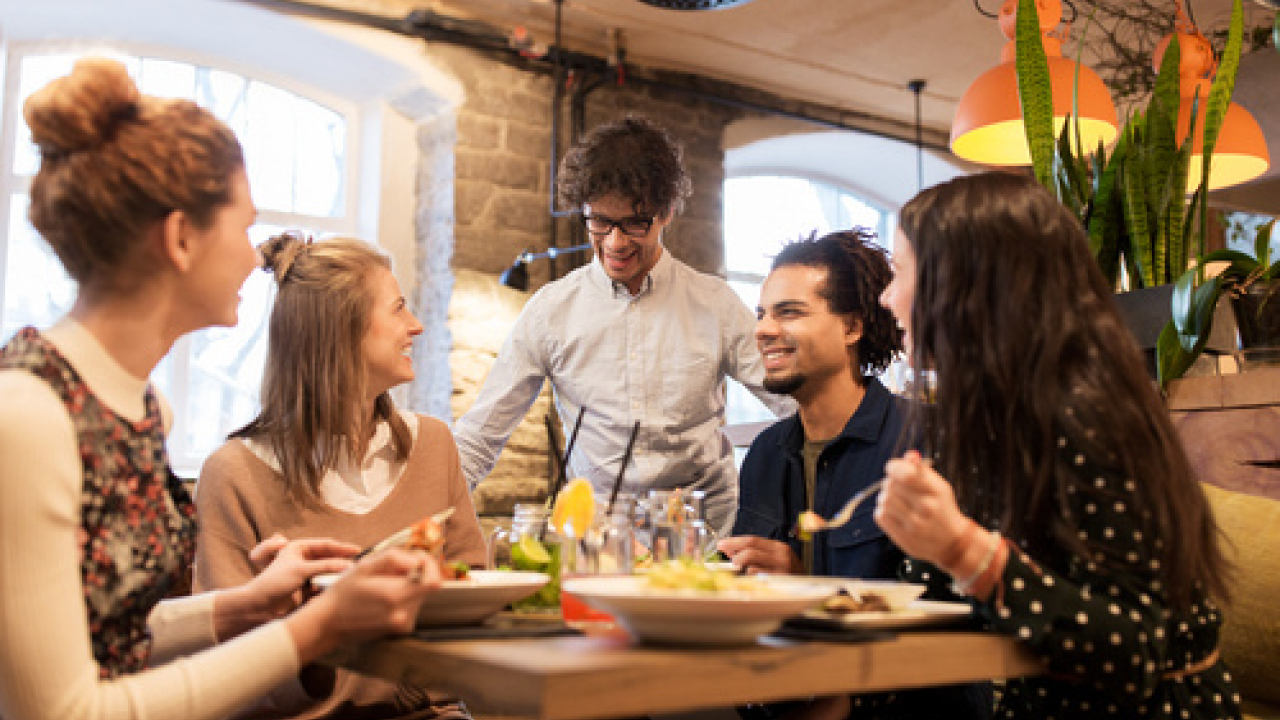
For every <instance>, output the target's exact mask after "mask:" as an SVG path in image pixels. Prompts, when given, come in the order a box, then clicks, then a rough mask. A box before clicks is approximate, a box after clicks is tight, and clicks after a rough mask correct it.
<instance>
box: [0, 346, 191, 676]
mask: <svg viewBox="0 0 1280 720" xmlns="http://www.w3.org/2000/svg"><path fill="white" fill-rule="evenodd" d="M0 368H3V369H24V370H27V371H28V372H31V373H32V374H34V375H36V376H37V377H39V378H40V379H42V380H44V381H45V382H46V383H48V384H49V386H50V387H51V388H52V389H53V391H54V392H55V393H56V394H57V395H58V396H59V397H60V398H61V399H62V402H63V403H64V404H65V405H66V408H67V413H68V414H69V415H70V416H71V419H72V422H73V424H74V427H75V431H76V434H77V444H78V446H79V448H80V461H81V465H82V466H83V468H84V483H83V486H82V490H81V505H80V528H79V531H78V532H77V534H76V540H77V543H78V545H79V546H80V576H81V582H82V584H83V588H84V600H85V609H86V612H87V614H88V618H89V631H90V634H91V635H92V646H93V655H94V659H95V660H96V661H97V663H98V674H99V676H100V677H101V678H102V679H110V678H114V677H118V676H120V675H125V674H130V673H134V672H138V671H140V670H142V669H144V668H145V667H146V664H147V660H148V657H149V655H150V650H151V635H150V632H149V631H148V630H147V616H148V615H149V614H150V613H151V610H152V608H154V607H155V605H156V603H158V602H159V601H160V600H161V599H162V598H164V597H165V595H167V594H168V593H169V591H170V589H171V588H173V587H175V585H176V584H177V583H179V582H180V581H181V579H182V573H184V572H185V569H186V568H188V567H190V566H191V560H192V558H193V556H194V554H195V506H194V504H193V503H192V502H191V498H190V496H189V495H188V493H187V492H186V490H185V488H183V487H182V483H181V481H179V480H178V479H177V478H176V477H175V476H174V475H173V474H172V473H171V472H170V471H169V462H168V456H167V454H166V452H165V445H164V429H163V426H162V422H161V418H160V406H159V402H158V401H157V399H156V397H155V394H154V393H153V392H152V391H151V390H150V389H148V391H147V395H146V399H145V406H146V416H145V417H144V418H143V419H142V420H140V421H138V422H130V421H128V420H125V419H124V418H122V417H120V416H119V415H117V414H115V413H114V412H112V411H111V410H110V409H109V408H108V407H106V406H105V405H104V404H102V402H100V401H99V400H98V399H97V398H96V397H95V396H94V395H93V393H92V391H90V389H89V387H88V386H87V385H86V384H85V383H84V381H83V379H81V378H80V376H79V375H78V374H77V373H76V371H75V369H74V368H73V367H71V365H70V364H69V363H68V362H67V361H66V360H65V359H64V358H63V357H62V356H61V355H60V354H59V353H58V351H57V349H56V348H54V347H53V345H52V344H50V343H49V342H48V341H47V340H46V339H45V338H43V337H42V336H41V335H40V333H39V332H37V331H36V330H35V329H33V328H26V329H24V330H22V331H21V332H20V333H18V334H17V335H16V336H14V338H13V340H11V341H10V342H9V344H8V345H7V346H6V347H5V348H4V349H3V350H2V351H0ZM39 480H40V479H39V478H32V482H39Z"/></svg>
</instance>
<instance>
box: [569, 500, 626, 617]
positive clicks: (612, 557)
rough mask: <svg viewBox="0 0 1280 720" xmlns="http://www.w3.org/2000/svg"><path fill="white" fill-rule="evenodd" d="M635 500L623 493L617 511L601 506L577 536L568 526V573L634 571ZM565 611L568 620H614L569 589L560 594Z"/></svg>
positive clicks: (615, 505) (588, 573)
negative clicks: (582, 531) (607, 509)
mask: <svg viewBox="0 0 1280 720" xmlns="http://www.w3.org/2000/svg"><path fill="white" fill-rule="evenodd" d="M633 515H634V513H633V509H632V502H631V501H630V500H629V499H624V498H622V497H619V498H618V500H617V501H616V502H615V503H614V508H613V512H611V513H609V514H608V515H606V514H605V508H602V507H601V508H597V510H596V514H595V517H594V518H593V520H592V524H591V527H590V528H588V529H587V531H586V532H585V533H583V534H582V537H577V536H576V534H575V533H574V531H573V528H572V526H567V527H566V528H565V536H564V537H563V539H562V542H563V552H562V554H561V560H562V565H563V569H564V577H566V578H572V577H584V576H601V575H630V574H631V572H632V571H633V570H634V568H635V552H634V548H633V545H634V543H635V528H634V527H633V525H632V523H633V520H632V517H633ZM560 610H561V615H562V617H563V618H564V621H565V622H566V623H569V624H570V625H574V626H578V625H580V624H584V623H585V624H592V623H603V624H608V623H613V622H614V618H613V616H612V615H610V614H609V613H607V612H604V611H603V610H599V609H596V608H593V607H591V606H589V605H587V604H586V603H584V602H583V601H582V600H581V599H580V598H578V597H577V596H575V595H574V594H573V593H572V592H569V591H568V590H567V589H566V590H565V591H564V592H562V593H561V594H560Z"/></svg>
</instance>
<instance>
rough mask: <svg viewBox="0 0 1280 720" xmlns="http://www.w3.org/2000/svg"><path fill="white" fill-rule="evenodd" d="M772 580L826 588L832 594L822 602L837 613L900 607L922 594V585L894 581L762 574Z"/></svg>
mask: <svg viewBox="0 0 1280 720" xmlns="http://www.w3.org/2000/svg"><path fill="white" fill-rule="evenodd" d="M761 577H766V578H768V579H769V580H770V581H771V582H774V583H781V584H786V583H797V584H802V585H822V586H825V587H830V588H831V591H832V593H833V595H832V597H831V598H830V599H828V600H827V601H826V602H825V603H823V606H824V607H830V608H831V609H832V610H833V611H837V612H840V611H842V612H846V613H847V612H855V611H856V612H870V611H880V612H889V611H892V610H902V609H905V608H906V607H907V606H909V605H910V604H911V603H913V602H915V601H916V600H918V599H919V598H920V596H921V595H923V594H924V591H925V586H924V585H920V584H917V583H907V582H899V581H897V580H862V579H859V578H843V577H817V576H813V575H762V576H761Z"/></svg>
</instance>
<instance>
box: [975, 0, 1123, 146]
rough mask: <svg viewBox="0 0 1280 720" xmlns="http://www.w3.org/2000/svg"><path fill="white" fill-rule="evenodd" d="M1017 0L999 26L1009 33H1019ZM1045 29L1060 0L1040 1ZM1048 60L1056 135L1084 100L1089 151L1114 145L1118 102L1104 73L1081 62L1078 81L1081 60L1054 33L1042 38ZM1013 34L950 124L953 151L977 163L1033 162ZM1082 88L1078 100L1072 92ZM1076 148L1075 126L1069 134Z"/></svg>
mask: <svg viewBox="0 0 1280 720" xmlns="http://www.w3.org/2000/svg"><path fill="white" fill-rule="evenodd" d="M1016 11H1017V2H1016V0H1007V1H1006V2H1005V4H1004V6H1003V7H1002V8H1001V10H1000V15H1001V16H1000V27H1001V30H1002V31H1003V32H1004V34H1005V37H1006V38H1013V37H1014V27H1015V25H1014V17H1015V16H1016V14H1017V13H1016ZM1036 11H1037V14H1038V15H1039V17H1040V28H1041V30H1042V31H1043V32H1048V31H1050V30H1052V29H1053V28H1054V27H1055V26H1057V24H1058V21H1059V20H1060V19H1061V17H1062V5H1061V3H1060V2H1059V0H1038V1H1037V7H1036ZM1042 42H1043V43H1044V50H1045V55H1046V56H1047V57H1048V60H1049V78H1050V83H1051V87H1052V92H1053V124H1054V134H1055V135H1059V134H1061V133H1062V130H1063V126H1065V125H1066V119H1067V117H1068V116H1070V115H1071V114H1072V103H1073V101H1074V102H1078V103H1079V113H1080V115H1079V117H1080V121H1079V131H1080V142H1081V144H1082V145H1083V146H1084V152H1085V153H1089V152H1092V151H1094V150H1096V149H1097V148H1098V144H1099V143H1100V142H1101V143H1102V144H1104V145H1110V144H1111V143H1113V142H1115V139H1116V137H1117V136H1118V135H1119V134H1120V130H1119V123H1117V121H1116V107H1115V104H1114V103H1113V102H1112V101H1111V94H1110V93H1109V92H1108V91H1107V86H1106V85H1105V84H1104V83H1103V82H1102V78H1100V77H1098V74H1097V73H1095V72H1094V71H1093V70H1090V69H1089V68H1088V67H1085V66H1080V77H1079V86H1078V89H1077V85H1076V63H1075V62H1074V61H1072V60H1068V59H1067V58H1064V57H1063V56H1062V44H1061V43H1060V42H1059V41H1058V40H1057V39H1056V38H1054V37H1048V36H1046V37H1044V38H1042ZM1015 53H1016V51H1015V46H1014V41H1013V40H1012V39H1010V40H1009V42H1007V43H1006V44H1005V47H1004V49H1003V51H1002V52H1001V58H1000V59H1001V62H1000V64H999V65H997V66H996V67H994V68H992V69H991V70H988V71H987V72H985V73H983V74H982V75H980V76H979V77H978V79H977V80H974V81H973V83H972V84H971V85H969V89H968V90H965V92H964V95H963V96H961V98H960V104H959V105H958V106H957V107H956V115H955V119H954V120H953V121H952V123H951V151H952V152H954V153H955V154H956V155H958V156H960V157H962V158H964V159H965V160H971V161H973V162H979V163H984V164H988V165H1029V164H1030V163H1031V151H1030V149H1029V148H1028V146H1027V136H1026V131H1025V130H1024V128H1023V124H1022V106H1021V104H1020V102H1019V98H1018V72H1017V67H1016V65H1015V62H1014V58H1015ZM1076 93H1078V99H1076V98H1073V96H1074V95H1075V94H1076ZM1068 138H1069V139H1070V141H1071V143H1072V146H1073V149H1074V150H1075V151H1076V152H1077V153H1078V152H1080V148H1078V147H1074V146H1075V131H1074V129H1073V130H1072V134H1071V135H1069V136H1068Z"/></svg>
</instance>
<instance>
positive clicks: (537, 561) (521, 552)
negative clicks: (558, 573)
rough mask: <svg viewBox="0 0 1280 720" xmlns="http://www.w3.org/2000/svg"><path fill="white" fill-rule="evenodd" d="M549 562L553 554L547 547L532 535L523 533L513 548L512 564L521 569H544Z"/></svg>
mask: <svg viewBox="0 0 1280 720" xmlns="http://www.w3.org/2000/svg"><path fill="white" fill-rule="evenodd" d="M549 562H551V555H550V554H549V553H547V548H546V547H545V546H544V545H543V544H542V543H540V542H538V538H536V537H534V536H532V535H521V536H520V540H519V541H518V542H516V545H515V547H513V548H511V564H513V565H515V566H516V568H518V569H520V570H542V569H543V568H545V567H546V566H547V563H549Z"/></svg>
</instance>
